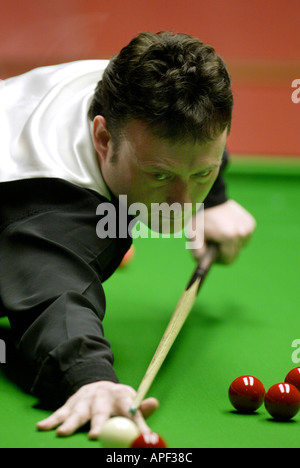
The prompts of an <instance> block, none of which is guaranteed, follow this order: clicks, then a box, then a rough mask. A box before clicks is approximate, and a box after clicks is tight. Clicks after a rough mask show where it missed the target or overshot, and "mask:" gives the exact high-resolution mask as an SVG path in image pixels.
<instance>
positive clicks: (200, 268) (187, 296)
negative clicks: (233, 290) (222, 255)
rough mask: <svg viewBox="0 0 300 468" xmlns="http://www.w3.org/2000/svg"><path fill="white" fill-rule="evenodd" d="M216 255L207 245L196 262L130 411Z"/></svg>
mask: <svg viewBox="0 0 300 468" xmlns="http://www.w3.org/2000/svg"><path fill="white" fill-rule="evenodd" d="M217 255H218V251H217V247H216V246H215V245H209V247H208V249H207V251H206V253H205V255H204V257H203V258H202V259H201V261H200V262H199V263H198V265H197V267H196V269H195V271H194V273H193V275H192V277H191V279H190V281H189V283H188V285H187V286H186V288H185V290H184V292H183V293H182V295H181V297H180V299H179V301H178V303H177V305H176V307H175V310H174V312H173V314H172V317H171V319H170V322H169V324H168V326H167V328H166V330H165V332H164V334H163V337H162V339H161V341H160V343H159V345H158V348H157V350H156V352H155V354H154V356H153V358H152V360H151V362H150V364H149V367H148V369H147V371H146V374H145V375H144V377H143V379H142V381H141V384H140V386H139V388H138V390H137V394H136V397H135V399H134V401H133V404H132V408H131V413H135V412H136V410H137V409H138V408H139V406H140V404H141V402H142V400H143V399H144V398H145V396H146V394H147V393H148V390H149V388H150V387H151V385H152V383H153V381H154V379H155V377H156V375H157V373H158V371H159V369H160V368H161V366H162V364H163V362H164V360H165V358H166V356H167V354H168V352H169V351H170V349H171V347H172V345H173V343H174V341H175V340H176V338H177V336H178V334H179V332H180V330H181V328H182V327H183V324H184V322H185V320H186V319H187V317H188V315H189V313H190V311H191V309H192V307H193V304H194V302H195V300H196V297H197V294H198V291H199V289H200V286H201V284H202V283H203V280H204V278H205V276H206V274H207V273H208V271H209V269H210V267H211V265H212V264H213V263H214V262H215V260H216V258H217Z"/></svg>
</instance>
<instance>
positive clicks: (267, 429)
mask: <svg viewBox="0 0 300 468" xmlns="http://www.w3.org/2000/svg"><path fill="white" fill-rule="evenodd" d="M226 180H227V185H228V195H229V197H230V198H233V199H235V200H236V201H238V202H239V203H240V204H242V205H243V206H244V207H245V208H246V209H248V210H249V211H250V212H251V213H252V214H253V215H254V216H255V218H256V220H257V230H256V233H255V235H254V237H253V239H252V241H251V242H250V244H249V245H248V246H247V247H246V248H245V249H244V251H243V253H242V254H241V255H240V257H239V258H238V259H237V261H236V262H235V263H234V264H233V265H231V266H226V267H225V266H222V265H215V266H213V268H212V269H211V271H210V272H209V275H208V277H207V279H206V281H205V283H204V285H203V287H202V288H201V291H200V294H199V296H198V298H197V301H196V303H195V305H194V307H193V310H192V312H191V314H190V316H189V317H188V319H187V321H186V323H185V325H184V327H183V329H182V331H181V333H180V335H179V336H178V338H177V340H176V342H175V344H174V346H173V348H172V349H171V352H170V353H169V355H168V357H167V359H166V361H165V363H164V364H163V367H162V368H161V370H160V372H159V374H158V376H157V378H156V380H155V381H154V383H153V385H152V387H151V389H150V392H149V395H152V396H155V397H157V398H158V399H159V400H160V408H159V410H158V411H157V412H156V413H155V414H153V415H152V416H151V418H150V419H149V425H150V426H151V428H152V429H153V430H154V431H157V432H159V433H160V434H161V435H162V436H163V437H164V438H165V439H166V440H167V442H168V445H169V447H170V448H174V449H176V448H211V447H216V448H223V447H224V448H230V447H237V448H238V447H241V448H246V447H251V448H255V447H263V448H277V447H278V448H279V447H283V448H294V447H295V448H296V447H300V438H299V433H300V432H299V431H300V413H299V414H298V416H296V417H295V419H294V420H293V421H290V422H281V423H279V422H275V421H273V420H272V419H271V417H270V416H269V415H268V414H267V412H266V410H265V408H264V407H262V408H260V409H259V410H258V411H257V412H256V413H255V414H253V415H242V414H237V413H236V412H235V411H234V410H233V408H232V407H231V405H230V402H229V399H228V396H227V394H228V388H229V385H230V383H231V382H232V381H233V380H234V379H235V378H236V377H238V376H240V375H244V374H252V375H254V376H256V377H257V378H259V379H260V380H261V381H262V382H263V384H264V385H265V387H266V390H267V389H268V388H269V387H270V386H271V385H273V384H275V383H278V382H280V381H283V380H284V378H285V376H286V374H287V373H288V371H289V370H290V369H292V368H293V367H297V363H296V362H293V360H292V357H293V356H294V357H295V351H296V350H295V348H293V347H292V343H293V342H294V340H297V339H299V340H300V316H299V304H300V288H299V265H300V245H299V241H300V216H299V212H300V210H299V206H300V160H299V159H297V158H295V159H293V158H291V159H287V158H276V159H274V158H272V159H271V158H269V159H267V158H265V159H264V158H258V157H257V158H247V157H240V158H238V157H233V158H232V161H231V164H230V166H229V168H228V170H227V172H226ZM134 244H135V247H136V256H135V259H134V261H133V262H132V263H131V264H130V265H129V266H128V267H127V268H125V269H119V270H118V271H117V272H116V273H115V275H114V276H113V277H112V278H110V279H109V280H108V281H107V282H106V283H105V285H104V287H105V290H106V296H107V315H106V317H105V321H104V328H105V333H106V336H107V338H108V339H109V340H110V342H111V345H112V349H113V351H114V354H115V368H116V370H117V374H118V375H119V378H120V380H121V381H122V382H123V383H126V384H129V385H132V386H133V387H135V388H137V387H138V385H139V383H140V381H141V379H142V377H143V375H144V373H145V371H146V368H147V367H148V364H149V362H150V360H151V358H152V355H153V353H154V351H155V349H156V347H157V345H158V343H159V341H160V339H161V336H162V334H163V332H164V330H165V327H166V325H167V323H168V321H169V318H170V315H171V314H172V312H173V310H174V308H175V306H176V303H177V300H178V299H179V297H180V295H181V293H182V291H183V289H184V288H185V286H186V283H187V281H188V280H189V278H190V275H191V273H192V270H193V268H194V261H193V260H192V258H191V256H190V253H189V251H187V250H185V248H184V246H185V239H180V238H171V239H165V238H159V239H150V238H149V239H142V238H138V239H136V240H135V241H134ZM0 339H2V340H4V341H5V340H9V326H8V322H7V319H6V318H3V319H1V320H0ZM5 342H6V341H5ZM293 353H294V355H293ZM298 356H299V357H300V353H299V354H298ZM9 358H10V352H9V349H7V362H6V363H2V364H0V394H1V412H0V414H1V425H0V447H1V448H11V447H15V448H22V447H27V448H49V447H50V448H55V447H61V448H75V447H76V448H99V447H100V446H101V445H100V444H99V442H97V441H96V442H94V441H89V440H88V438H87V433H86V431H85V430H82V431H79V432H78V433H76V434H75V435H74V436H72V437H69V438H58V437H56V435H55V432H38V431H37V430H36V429H35V423H36V421H38V420H40V419H42V418H44V417H46V416H47V415H48V414H49V412H48V411H47V410H45V409H43V408H39V406H38V405H37V401H36V399H35V398H34V397H32V396H31V395H28V394H26V393H24V392H23V391H22V390H21V389H20V388H19V387H18V386H17V385H16V383H15V379H14V378H12V375H11V372H10V371H9V368H10V359H9Z"/></svg>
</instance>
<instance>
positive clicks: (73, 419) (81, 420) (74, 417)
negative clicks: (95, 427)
mask: <svg viewBox="0 0 300 468" xmlns="http://www.w3.org/2000/svg"><path fill="white" fill-rule="evenodd" d="M89 419H90V411H89V406H88V404H87V403H86V402H81V404H78V405H77V407H76V408H74V409H73V411H72V413H71V414H70V416H69V417H68V418H67V419H66V420H65V421H64V422H63V424H62V425H61V426H59V427H58V428H57V430H56V433H57V435H59V436H62V437H66V436H69V435H71V434H74V432H76V431H77V429H79V428H80V427H82V426H84V424H86V423H87V422H88V421H89Z"/></svg>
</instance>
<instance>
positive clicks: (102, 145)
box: [93, 115, 112, 162]
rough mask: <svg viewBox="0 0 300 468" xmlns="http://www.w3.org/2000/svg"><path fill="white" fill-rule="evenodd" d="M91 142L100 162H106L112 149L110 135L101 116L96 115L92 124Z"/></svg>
mask: <svg viewBox="0 0 300 468" xmlns="http://www.w3.org/2000/svg"><path fill="white" fill-rule="evenodd" d="M93 141H94V146H95V149H96V151H97V153H98V156H99V159H100V162H101V161H103V162H104V161H105V160H107V158H108V157H109V151H110V150H111V148H112V139H111V134H110V133H109V131H108V130H107V126H106V120H105V118H104V117H103V116H102V115H97V116H96V117H95V119H94V123H93Z"/></svg>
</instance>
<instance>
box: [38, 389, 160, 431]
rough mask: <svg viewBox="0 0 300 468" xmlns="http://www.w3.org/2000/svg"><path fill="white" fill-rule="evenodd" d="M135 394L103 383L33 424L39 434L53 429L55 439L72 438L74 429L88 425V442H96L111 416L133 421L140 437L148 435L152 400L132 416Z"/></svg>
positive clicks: (147, 400) (155, 405)
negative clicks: (57, 436)
mask: <svg viewBox="0 0 300 468" xmlns="http://www.w3.org/2000/svg"><path fill="white" fill-rule="evenodd" d="M135 394H136V392H135V390H134V389H133V388H131V387H129V386H127V385H122V384H115V383H113V382H108V381H103V382H95V383H91V384H88V385H85V386H83V387H81V388H80V389H79V390H78V391H77V392H76V393H75V394H74V395H72V396H71V397H70V398H69V399H68V401H67V402H66V403H65V404H64V406H62V407H61V408H59V409H58V410H57V411H55V413H53V414H52V415H51V416H49V417H48V418H46V419H44V420H42V421H40V422H38V423H37V428H38V429H39V430H41V431H49V430H51V429H55V428H56V433H57V435H59V436H69V435H72V434H73V433H74V432H75V431H76V430H77V429H79V428H80V427H82V426H84V425H85V424H86V423H88V422H90V423H91V425H90V431H89V438H90V439H98V437H99V436H100V433H101V430H102V427H103V425H104V423H105V422H106V421H107V420H108V419H109V418H110V417H112V416H125V417H128V418H131V419H133V421H134V422H135V423H136V424H137V426H138V428H139V430H140V432H141V433H144V434H145V433H150V432H151V430H150V428H149V427H148V426H147V424H146V422H145V419H144V418H147V417H148V416H150V415H151V414H152V413H153V412H154V411H155V410H156V409H157V408H158V401H157V400H156V399H155V398H147V399H146V400H144V401H143V402H142V403H141V406H140V409H139V411H137V412H136V414H135V415H134V416H131V415H130V412H129V411H130V409H131V405H132V402H133V400H134V397H135Z"/></svg>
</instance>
